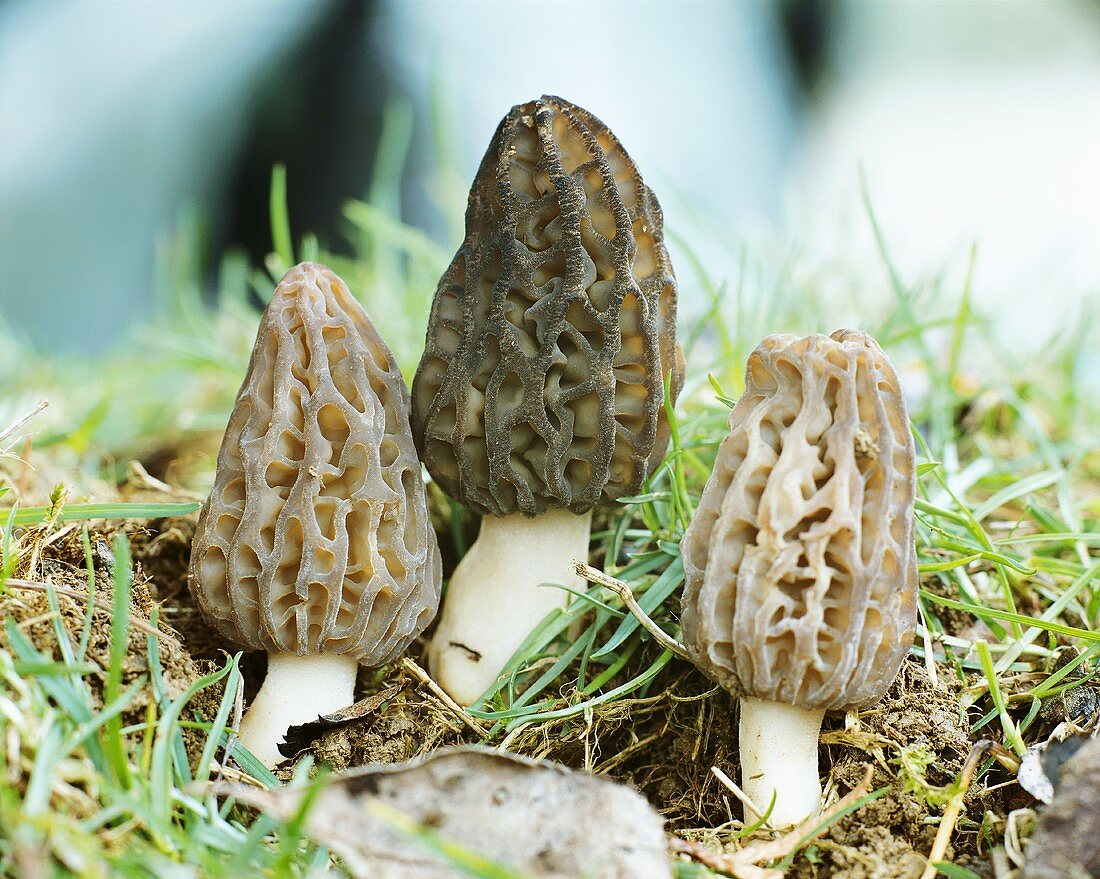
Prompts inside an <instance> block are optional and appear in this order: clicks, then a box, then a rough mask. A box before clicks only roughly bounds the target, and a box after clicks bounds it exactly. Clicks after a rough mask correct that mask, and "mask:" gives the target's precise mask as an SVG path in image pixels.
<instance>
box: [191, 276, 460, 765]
mask: <svg viewBox="0 0 1100 879" xmlns="http://www.w3.org/2000/svg"><path fill="white" fill-rule="evenodd" d="M408 409H409V397H408V390H407V389H406V387H405V382H404V379H403V378H402V376H401V372H400V370H399V369H398V368H397V365H396V364H395V363H394V360H393V356H392V355H391V354H390V351H389V349H388V348H387V347H386V344H385V343H384V342H383V341H382V339H381V338H380V337H379V335H378V333H377V331H376V330H375V329H374V326H373V325H372V324H371V322H370V320H369V318H368V317H367V315H366V313H365V312H364V311H363V309H362V307H361V306H360V305H359V303H358V302H356V300H355V299H354V298H353V297H352V295H351V293H349V292H348V288H347V286H346V285H345V284H344V282H343V281H341V280H340V279H339V278H338V277H337V276H336V275H335V274H333V273H332V272H331V271H330V270H329V269H327V268H325V267H324V266H321V265H315V264H311V263H303V264H302V265H299V266H296V267H295V268H293V269H291V270H290V271H289V272H287V274H286V276H285V277H284V278H283V280H282V282H281V283H280V284H279V286H278V288H277V289H276V290H275V295H274V296H273V297H272V300H271V304H270V305H268V307H267V310H266V311H265V312H264V315H263V319H262V320H261V321H260V328H259V332H258V334H257V338H256V347H255V348H254V349H253V351H252V358H251V360H250V361H249V364H248V374H247V375H246V376H245V380H244V384H243V385H242V386H241V390H240V392H239V394H238V395H237V402H236V405H235V406H234V408H233V414H232V415H231V416H230V419H229V426H228V428H227V429H226V432H225V439H224V440H223V441H222V447H221V451H220V453H219V455H218V469H217V475H216V477H215V479H214V488H213V491H211V493H210V497H209V498H208V499H207V501H206V503H205V505H204V506H203V508H202V512H201V513H200V514H199V522H198V529H197V531H196V534H195V542H194V546H193V548H192V556H191V569H190V576H189V584H190V587H191V592H192V594H193V595H194V596H195V599H196V601H197V602H198V604H199V606H200V607H201V608H202V610H203V612H204V613H205V615H206V617H207V619H208V620H209V621H210V622H211V624H212V625H213V626H214V627H215V628H216V629H217V630H218V632H219V633H221V634H222V635H223V636H224V637H225V638H227V639H229V640H230V641H232V642H233V643H234V644H237V645H240V646H242V647H244V648H246V649H249V650H264V651H266V652H267V654H268V667H267V678H266V680H265V681H264V685H263V687H262V689H261V690H260V692H259V694H258V695H257V697H256V699H255V701H254V702H253V704H252V706H251V707H250V709H249V711H248V714H247V715H246V716H245V718H244V722H243V723H242V725H241V741H242V743H243V744H244V745H245V747H247V748H248V749H249V750H250V751H252V752H253V753H254V754H255V755H256V756H257V757H259V758H260V759H261V760H263V761H264V762H265V763H266V764H267V765H269V766H271V765H274V764H275V763H277V762H278V761H279V759H280V754H279V750H278V742H279V741H280V740H281V739H282V737H283V735H284V734H285V732H286V730H287V728H288V727H289V726H291V725H292V724H297V723H303V722H305V721H309V720H314V719H315V718H316V717H317V716H318V715H320V714H326V713H328V712H330V711H333V710H334V709H337V708H340V707H342V706H344V705H347V704H349V703H351V702H352V701H354V686H355V676H356V671H357V669H358V667H359V665H367V666H375V665H380V664H382V663H385V662H389V661H390V660H392V659H393V658H394V657H396V656H397V655H398V654H400V653H401V652H402V651H403V650H404V649H405V648H406V647H407V646H408V645H409V643H410V642H411V641H412V640H413V639H414V638H415V637H416V636H417V635H419V634H420V632H421V631H423V630H424V628H425V627H426V626H427V625H428V623H430V622H431V620H432V618H433V617H434V616H435V613H436V609H437V607H438V603H439V589H440V580H441V569H440V556H439V547H438V545H437V543H436V539H435V532H434V531H433V530H432V527H431V522H430V521H429V518H428V511H427V502H426V497H425V492H424V483H423V480H422V478H421V470H420V462H419V461H418V460H417V457H416V451H415V448H414V446H413V441H412V434H411V432H410V430H409V420H408Z"/></svg>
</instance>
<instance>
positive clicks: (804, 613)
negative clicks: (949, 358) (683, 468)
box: [682, 330, 917, 827]
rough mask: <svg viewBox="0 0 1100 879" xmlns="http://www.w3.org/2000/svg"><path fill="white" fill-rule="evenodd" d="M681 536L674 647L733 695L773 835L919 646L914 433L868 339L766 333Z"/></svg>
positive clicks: (754, 790)
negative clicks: (821, 760)
mask: <svg viewBox="0 0 1100 879" xmlns="http://www.w3.org/2000/svg"><path fill="white" fill-rule="evenodd" d="M745 385H746V388H745V393H744V395H743V396H742V397H741V399H740V400H738V402H737V405H736V406H735V407H734V409H733V411H732V412H731V413H730V419H729V428H730V432H729V435H728V436H727V437H726V438H725V440H723V442H722V445H721V447H720V448H719V450H718V456H717V460H716V461H715V466H714V472H713V473H712V474H711V477H710V479H709V480H708V482H707V485H706V488H704V489H703V496H702V500H701V501H700V503H699V509H698V511H697V512H696V514H695V519H694V520H693V521H692V523H691V525H690V527H689V528H688V530H687V533H686V534H685V536H684V541H683V546H682V552H683V558H684V569H685V571H686V574H687V579H686V584H685V587H684V596H683V608H682V611H683V629H684V639H685V641H686V643H687V646H688V649H689V650H690V652H691V653H692V656H693V658H694V659H695V660H696V662H697V663H698V664H699V666H700V667H701V668H703V669H704V671H707V672H708V673H709V674H711V675H712V676H713V677H714V678H715V679H716V680H717V681H718V682H719V683H721V684H722V685H723V686H724V687H725V688H726V689H728V690H729V691H730V692H732V693H733V694H735V695H737V696H739V697H740V700H741V701H740V707H741V720H740V751H741V784H742V787H743V788H744V789H745V791H746V793H748V795H749V798H750V799H751V800H752V801H753V803H754V804H756V806H757V807H758V808H760V809H761V810H766V809H767V807H768V804H769V803H770V802H771V800H772V796H773V794H774V795H775V808H774V810H773V811H772V813H771V816H770V822H771V824H772V825H773V826H777V827H778V826H784V825H787V824H794V823H796V822H798V821H800V820H802V819H803V818H805V817H807V816H808V815H810V814H811V813H812V812H813V811H814V810H815V809H817V808H818V805H819V803H820V799H821V786H820V782H819V779H818V771H817V750H818V734H819V732H820V728H821V721H822V718H823V716H824V713H825V711H826V710H832V709H847V708H851V707H858V706H862V705H866V704H868V703H872V702H875V701H877V700H878V699H880V698H881V697H882V695H883V693H885V691H886V689H887V688H888V687H889V686H890V683H891V681H893V679H894V677H895V675H896V674H897V672H898V668H899V667H900V665H901V662H902V659H903V658H904V657H905V654H906V651H907V650H908V649H909V645H910V643H911V641H912V638H913V628H914V625H915V612H916V611H915V608H916V593H917V563H916V554H915V548H914V545H913V499H914V493H915V468H914V449H913V438H912V435H911V434H910V431H909V419H908V417H907V415H906V408H905V400H904V398H903V396H902V392H901V388H900V387H899V385H898V379H897V375H896V374H895V373H894V369H893V367H892V366H891V365H890V362H889V360H888V359H887V358H886V355H885V354H884V353H883V351H882V349H881V348H880V347H879V346H878V344H877V343H876V342H875V341H874V340H873V339H872V338H871V337H870V336H867V335H866V334H864V333H859V332H853V331H850V330H838V331H837V332H835V333H833V335H832V336H829V337H826V336H820V335H814V336H808V337H807V338H804V339H798V338H795V337H794V336H769V337H768V338H767V339H765V340H764V341H763V342H762V343H761V344H760V346H759V347H758V348H757V349H756V350H755V351H754V352H753V354H752V356H751V357H749V363H748V370H747V372H746V376H745Z"/></svg>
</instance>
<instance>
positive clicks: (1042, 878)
mask: <svg viewBox="0 0 1100 879" xmlns="http://www.w3.org/2000/svg"><path fill="white" fill-rule="evenodd" d="M1096 876H1100V739H1092V740H1090V741H1089V742H1088V743H1087V744H1085V745H1084V747H1082V748H1081V749H1080V750H1079V751H1078V752H1077V753H1076V754H1074V755H1073V757H1071V758H1070V759H1069V760H1067V761H1066V762H1065V764H1064V765H1063V766H1062V767H1061V776H1060V783H1059V784H1058V786H1057V788H1056V790H1055V794H1054V801H1053V802H1052V803H1051V804H1050V805H1049V806H1048V807H1047V808H1046V809H1044V810H1043V813H1042V815H1041V816H1040V818H1039V824H1038V826H1037V827H1036V828H1035V832H1034V833H1033V834H1032V835H1031V842H1030V843H1029V845H1028V848H1027V861H1026V863H1025V864H1024V879H1088V877H1096Z"/></svg>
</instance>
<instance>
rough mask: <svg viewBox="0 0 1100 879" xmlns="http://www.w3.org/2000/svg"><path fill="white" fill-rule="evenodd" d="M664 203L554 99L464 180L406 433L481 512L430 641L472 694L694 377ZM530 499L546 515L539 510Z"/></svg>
mask: <svg viewBox="0 0 1100 879" xmlns="http://www.w3.org/2000/svg"><path fill="white" fill-rule="evenodd" d="M675 324H676V282H675V278H674V276H673V273H672V267H671V265H670V264H669V259H668V254H667V252H666V251H665V247H664V240H663V228H662V216H661V209H660V206H659V205H658V203H657V199H656V198H655V197H654V195H653V193H652V192H651V191H650V190H649V188H648V187H647V186H646V185H645V183H644V182H643V181H642V178H641V175H640V174H639V173H638V169H637V167H636V166H635V165H634V163H633V161H632V160H631V159H630V157H629V156H628V155H627V154H626V152H625V151H624V150H623V148H622V145H621V144H620V143H619V141H618V140H617V139H616V138H615V136H614V135H613V134H612V133H611V132H610V130H608V128H607V126H605V125H604V124H603V123H602V122H600V121H599V120H598V119H596V118H595V117H594V116H592V114H590V113H588V112H587V111H585V110H582V109H581V108H580V107H577V106H575V105H573V104H570V103H569V102H568V101H564V100H562V99H561V98H556V97H551V96H543V97H542V98H540V99H538V100H536V101H531V102H529V103H526V104H521V105H519V106H516V107H513V108H512V110H511V111H510V112H509V113H508V115H507V116H505V118H504V120H503V121H502V122H501V124H500V126H499V127H498V128H497V131H496V134H495V135H494V137H493V140H492V142H491V143H490V145H489V149H488V151H487V152H486V154H485V158H484V159H483V160H482V162H481V166H480V168H479V170H478V172H477V176H476V178H475V179H474V183H473V187H472V188H471V190H470V200H469V205H468V207H467V211H466V237H465V240H464V242H463V244H462V247H461V248H460V249H459V250H458V252H457V253H456V254H455V257H454V260H453V261H452V262H451V265H450V266H449V267H448V269H447V271H446V273H445V274H444V276H443V278H442V280H441V281H440V283H439V287H438V288H437V290H436V295H435V299H434V301H433V304H432V312H431V317H430V320H429V324H428V332H427V338H426V341H425V350H424V356H423V358H422V359H421V361H420V367H419V369H418V370H417V373H416V378H415V379H414V381H413V413H412V424H413V433H414V435H415V437H416V441H417V448H418V449H419V450H420V453H421V457H422V458H423V460H424V463H425V465H426V466H427V468H428V471H429V472H430V473H431V474H432V477H433V478H434V479H435V480H436V481H437V482H438V483H439V484H440V486H441V487H442V488H443V490H444V491H446V492H447V493H448V494H449V495H451V497H453V498H455V499H456V500H458V501H459V502H460V503H462V504H464V505H465V506H467V507H470V508H471V509H473V510H476V511H477V512H479V513H481V514H482V515H483V517H484V518H483V520H482V528H481V533H480V534H479V536H478V541H477V542H476V543H475V544H474V545H473V546H472V547H471V549H470V551H469V553H468V554H467V555H466V557H465V558H464V559H463V560H462V562H461V563H460V565H459V567H458V568H457V569H456V571H455V574H454V576H453V577H452V579H451V584H450V587H449V591H448V594H447V600H446V602H445V604H444V609H443V614H442V619H441V621H440V625H439V628H438V629H437V631H436V635H435V637H434V639H433V641H432V647H431V651H430V654H429V659H430V661H431V664H432V669H433V673H435V674H436V676H437V678H438V679H439V681H440V683H441V684H442V685H443V687H444V688H445V689H446V690H447V691H448V692H449V693H450V694H451V695H452V696H453V697H454V698H456V699H457V700H458V701H459V702H462V703H464V704H472V703H473V702H474V701H475V700H476V699H477V697H478V696H480V695H481V694H482V692H483V691H484V690H485V689H486V688H487V687H488V686H490V685H491V684H492V683H493V682H494V681H495V680H496V679H497V675H498V673H499V672H500V671H501V669H502V668H503V667H504V665H505V663H506V662H507V660H508V659H509V657H511V656H512V655H513V653H514V652H515V650H516V649H517V648H518V647H519V645H520V643H522V641H523V640H524V638H525V636H526V635H527V634H528V633H529V632H530V631H531V630H532V629H533V628H534V627H535V626H536V625H537V624H538V622H539V621H540V620H541V619H543V618H544V617H545V615H546V614H547V613H549V612H551V611H553V610H554V609H555V608H560V607H562V606H563V605H564V604H565V603H566V601H567V599H568V595H567V593H566V592H564V591H562V590H551V589H539V588H538V586H539V584H540V583H544V582H549V583H557V584H562V585H566V586H572V587H576V586H579V582H578V581H577V579H576V577H575V575H574V574H573V573H572V566H571V561H572V559H573V558H586V557H587V555H588V542H589V523H590V518H591V511H592V507H593V506H594V505H595V504H596V503H598V502H599V501H600V500H601V499H614V498H618V497H622V496H624V495H628V494H634V493H636V492H637V491H638V489H639V488H640V487H641V485H642V483H643V482H644V481H645V479H646V477H647V476H649V475H650V473H651V472H652V471H653V469H654V468H655V467H656V465H657V463H658V462H659V461H660V460H661V457H662V456H663V454H664V450H665V447H666V445H667V442H668V425H667V423H666V420H665V411H664V407H663V406H662V402H663V399H664V391H665V387H664V384H665V377H666V376H669V378H670V385H671V388H670V396H671V397H672V399H673V400H674V399H675V397H676V395H677V393H678V392H679V389H680V385H681V383H682V379H683V364H682V355H681V354H680V351H679V348H678V346H677V344H676V325H675ZM525 517H527V518H530V517H534V519H533V521H530V522H528V521H526V519H525Z"/></svg>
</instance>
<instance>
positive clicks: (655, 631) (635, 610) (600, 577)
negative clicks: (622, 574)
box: [573, 559, 692, 662]
mask: <svg viewBox="0 0 1100 879" xmlns="http://www.w3.org/2000/svg"><path fill="white" fill-rule="evenodd" d="M573 570H574V571H576V572H577V576H578V577H583V578H584V579H585V580H587V581H588V582H589V583H596V584H598V585H600V586H603V587H604V588H605V589H610V590H611V591H612V592H614V593H615V594H616V595H618V596H619V598H621V599H622V602H623V604H625V605H626V609H627V610H629V611H630V612H631V613H632V614H633V615H634V618H635V619H637V620H638V622H639V623H641V625H642V628H643V629H645V630H646V631H647V632H649V634H651V635H652V636H653V639H654V640H655V641H656V642H657V643H658V644H660V645H661V646H662V647H663V648H664V649H665V650H668V651H669V652H671V653H674V654H676V655H677V656H679V657H680V658H681V659H686V660H687V661H688V662H691V661H692V659H691V656H690V655H689V654H688V652H687V649H686V648H685V647H684V645H683V644H681V643H680V642H679V641H677V640H676V639H675V638H672V637H670V636H669V634H668V633H667V632H665V631H664V630H663V629H662V628H661V627H660V626H658V625H657V624H656V623H655V622H653V620H652V619H650V618H649V615H648V614H647V613H646V612H645V611H644V610H642V608H641V606H640V605H639V604H638V602H637V600H636V599H635V598H634V593H633V592H631V591H630V587H629V586H627V585H626V583H624V582H623V581H622V580H617V579H615V578H614V577H612V576H611V575H610V574H605V573H604V572H603V571H601V570H599V569H597V568H593V567H592V566H591V565H586V564H585V563H584V562H582V561H580V560H579V559H573Z"/></svg>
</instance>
